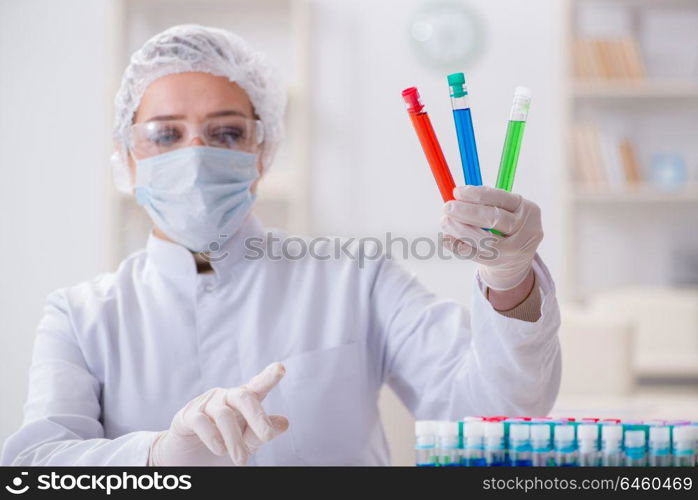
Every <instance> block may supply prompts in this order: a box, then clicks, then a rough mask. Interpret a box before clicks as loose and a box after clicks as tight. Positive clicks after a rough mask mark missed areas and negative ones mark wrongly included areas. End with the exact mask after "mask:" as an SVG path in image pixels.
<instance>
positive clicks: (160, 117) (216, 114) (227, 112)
mask: <svg viewBox="0 0 698 500" xmlns="http://www.w3.org/2000/svg"><path fill="white" fill-rule="evenodd" d="M221 116H241V117H243V118H249V116H247V115H246V114H245V113H243V112H242V111H238V110H236V109H225V110H223V111H215V112H213V113H209V114H207V115H206V118H219V117H221ZM185 118H186V116H185V115H158V116H153V117H151V118H149V119H148V120H146V121H148V122H156V121H166V120H183V119H185Z"/></svg>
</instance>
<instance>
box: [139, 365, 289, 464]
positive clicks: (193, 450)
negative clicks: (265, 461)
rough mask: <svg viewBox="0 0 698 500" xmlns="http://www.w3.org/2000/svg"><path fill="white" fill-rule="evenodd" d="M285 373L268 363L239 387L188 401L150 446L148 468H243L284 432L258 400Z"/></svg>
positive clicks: (281, 420) (277, 418)
mask: <svg viewBox="0 0 698 500" xmlns="http://www.w3.org/2000/svg"><path fill="white" fill-rule="evenodd" d="M285 373H286V369H285V368H284V366H283V365H282V364H281V363H272V364H271V365H269V366H267V367H266V368H265V369H264V370H262V372H261V373H259V374H258V375H255V376H254V377H252V379H251V380H250V381H249V382H248V383H247V384H246V385H243V386H241V387H235V388H233V389H221V388H215V389H211V390H209V391H206V392H205V393H203V394H202V395H200V396H198V397H196V398H194V399H192V400H191V401H190V402H189V403H187V405H186V406H185V407H184V408H182V409H181V410H179V411H178V412H177V414H176V415H175V416H174V418H173V419H172V424H171V425H170V428H169V430H167V431H163V432H161V433H160V434H159V435H158V436H157V437H156V438H155V440H154V441H153V444H152V445H151V447H150V457H149V459H148V465H154V466H160V465H181V466H192V465H231V463H230V462H231V461H232V463H233V465H245V464H246V463H247V460H248V459H249V457H250V455H252V454H253V453H254V452H255V451H257V449H258V448H259V447H260V446H261V445H262V444H264V443H265V442H267V441H270V440H271V439H273V438H274V437H276V436H278V435H279V434H281V433H282V432H284V431H285V430H286V429H288V420H287V419H286V417H282V416H281V415H267V414H266V412H265V411H264V409H263V408H262V405H261V402H262V400H263V399H264V397H265V396H266V395H267V393H268V392H269V391H270V390H272V389H273V388H274V386H275V385H276V384H278V383H279V380H281V378H282V377H283V376H284V374H285Z"/></svg>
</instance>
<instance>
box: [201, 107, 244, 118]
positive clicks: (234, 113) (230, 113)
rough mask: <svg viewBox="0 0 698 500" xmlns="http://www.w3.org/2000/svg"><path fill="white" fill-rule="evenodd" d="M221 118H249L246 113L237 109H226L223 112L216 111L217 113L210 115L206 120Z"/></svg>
mask: <svg viewBox="0 0 698 500" xmlns="http://www.w3.org/2000/svg"><path fill="white" fill-rule="evenodd" d="M220 116H241V117H243V118H249V116H247V115H246V114H245V113H243V112H242V111H238V110H236V109H226V110H223V111H216V112H215V113H209V114H207V115H206V118H218V117H220Z"/></svg>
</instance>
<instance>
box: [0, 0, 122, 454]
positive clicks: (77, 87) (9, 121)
mask: <svg viewBox="0 0 698 500" xmlns="http://www.w3.org/2000/svg"><path fill="white" fill-rule="evenodd" d="M108 10H109V2H107V1H104V0H92V1H81V0H61V2H55V1H52V0H32V1H20V0H10V1H7V0H5V1H3V2H0V110H2V111H0V172H1V173H2V182H0V228H1V229H0V276H2V279H1V281H0V282H1V283H2V284H1V285H0V318H2V319H1V324H2V331H0V401H2V403H1V404H0V442H2V441H4V440H5V438H6V437H7V436H8V434H10V433H11V432H12V431H13V430H14V429H15V428H17V427H18V426H19V424H20V419H21V409H22V405H23V403H24V400H25V397H26V387H27V373H28V365H29V360H30V356H31V347H32V343H33V339H34V330H35V328H36V324H37V321H38V319H39V315H40V313H41V308H42V305H43V303H44V299H45V297H46V294H48V293H49V292H50V291H52V290H54V289H56V288H58V287H61V286H67V285H71V284H73V283H76V282H79V281H81V280H85V279H88V278H90V277H92V276H94V275H96V274H97V273H99V272H102V271H103V270H105V262H106V258H105V256H106V255H107V251H106V250H107V249H106V246H107V245H108V241H109V239H108V235H107V234H106V229H105V225H104V221H105V210H106V203H105V193H106V191H105V186H107V183H106V178H107V176H108V170H107V158H108V156H107V148H108V146H109V143H110V137H109V135H108V131H107V128H106V127H107V126H108V125H107V120H108V115H109V114H110V112H111V111H110V110H109V109H108V108H107V107H106V104H107V97H106V94H105V91H106V88H107V82H106V80H105V78H106V75H107V74H108V71H107V69H109V68H108V66H107V65H108V64H109V61H108V58H107V57H106V56H107V54H106V51H107V49H108V47H109V44H107V43H105V42H106V34H105V32H106V29H105V28H106V23H107V21H108V19H107V15H108Z"/></svg>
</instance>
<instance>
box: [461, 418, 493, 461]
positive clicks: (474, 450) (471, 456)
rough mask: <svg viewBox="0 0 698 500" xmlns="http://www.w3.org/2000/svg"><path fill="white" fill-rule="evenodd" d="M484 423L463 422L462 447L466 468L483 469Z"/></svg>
mask: <svg viewBox="0 0 698 500" xmlns="http://www.w3.org/2000/svg"><path fill="white" fill-rule="evenodd" d="M484 432H485V430H484V422H482V421H481V420H479V421H466V422H463V447H464V456H465V463H464V465H466V466H468V467H484V466H485V465H487V461H486V460H485V434H484Z"/></svg>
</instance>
